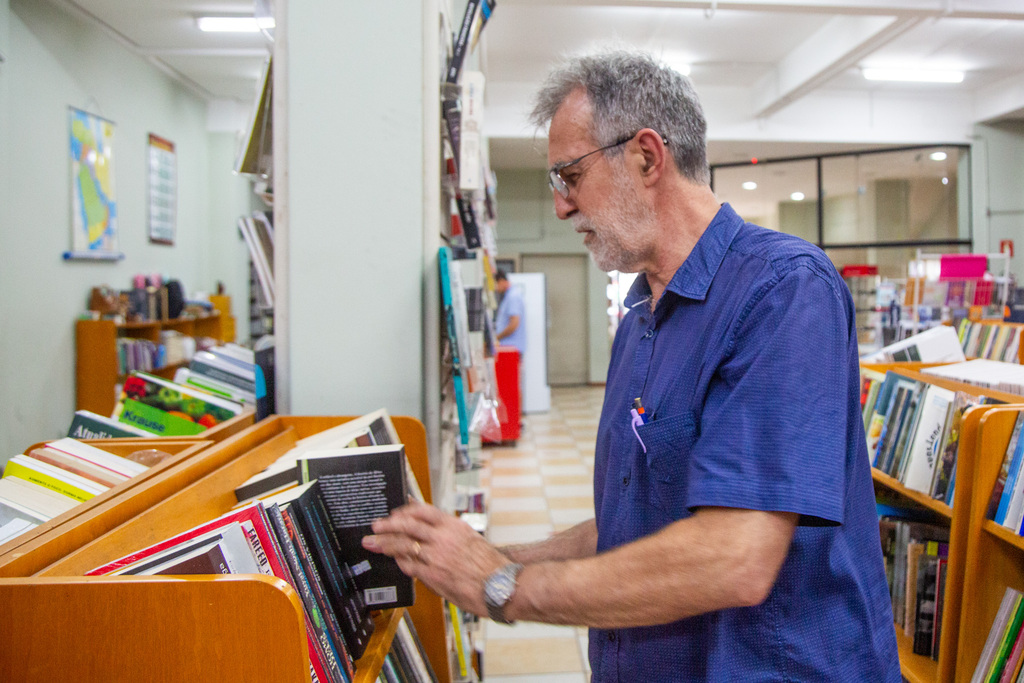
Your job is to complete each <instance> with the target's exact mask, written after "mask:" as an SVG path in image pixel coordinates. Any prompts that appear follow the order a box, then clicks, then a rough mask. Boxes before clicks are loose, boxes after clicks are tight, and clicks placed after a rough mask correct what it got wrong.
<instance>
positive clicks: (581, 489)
mask: <svg viewBox="0 0 1024 683" xmlns="http://www.w3.org/2000/svg"><path fill="white" fill-rule="evenodd" d="M544 494H545V495H546V496H547V497H548V499H549V500H550V499H551V498H565V497H569V496H571V497H574V498H575V497H577V496H591V495H593V494H594V485H593V482H591V483H590V484H551V485H548V486H545V487H544Z"/></svg>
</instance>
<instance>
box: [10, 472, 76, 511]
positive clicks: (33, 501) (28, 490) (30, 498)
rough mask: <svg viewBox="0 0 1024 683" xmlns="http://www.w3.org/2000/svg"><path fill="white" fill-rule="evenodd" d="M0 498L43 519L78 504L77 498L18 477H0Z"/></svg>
mask: <svg viewBox="0 0 1024 683" xmlns="http://www.w3.org/2000/svg"><path fill="white" fill-rule="evenodd" d="M0 498H2V499H3V500H4V501H5V502H6V503H8V504H9V505H12V506H14V507H16V508H18V509H19V510H21V511H22V512H25V513H26V514H30V515H34V516H36V517H39V518H41V519H43V520H50V519H53V518H54V517H56V516H57V515H60V514H62V513H64V512H67V511H68V510H70V509H71V508H73V507H75V506H76V505H78V501H77V500H73V499H71V498H68V497H67V496H62V495H61V494H59V493H57V492H56V491H51V490H50V489H48V488H46V487H44V486H40V485H39V484H33V483H32V482H30V481H25V480H24V479H22V478H20V477H4V478H3V479H0Z"/></svg>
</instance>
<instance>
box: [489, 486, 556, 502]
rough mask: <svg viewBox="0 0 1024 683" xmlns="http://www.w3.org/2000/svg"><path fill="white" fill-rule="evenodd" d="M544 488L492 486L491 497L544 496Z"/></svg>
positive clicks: (495, 498) (494, 498)
mask: <svg viewBox="0 0 1024 683" xmlns="http://www.w3.org/2000/svg"><path fill="white" fill-rule="evenodd" d="M543 497H544V488H543V487H541V486H516V487H505V486H492V487H491V498H492V499H493V500H497V499H498V498H543Z"/></svg>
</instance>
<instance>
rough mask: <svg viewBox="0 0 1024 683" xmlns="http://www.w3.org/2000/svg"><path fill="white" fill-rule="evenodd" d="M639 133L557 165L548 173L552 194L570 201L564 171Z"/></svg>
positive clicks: (624, 142) (663, 140) (625, 141)
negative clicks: (554, 193)
mask: <svg viewBox="0 0 1024 683" xmlns="http://www.w3.org/2000/svg"><path fill="white" fill-rule="evenodd" d="M640 130H643V128H641V129H640ZM639 132H640V131H639V130H638V131H636V132H635V133H632V134H631V135H627V136H625V137H623V138H621V139H619V140H617V141H615V142H613V143H612V144H610V145H605V146H604V147H601V148H599V149H595V150H594V151H593V152H587V153H586V154H584V155H583V156H580V157H576V158H575V159H573V160H572V161H565V162H562V163H560V164H555V165H554V166H552V167H551V169H550V170H549V171H548V187H550V188H551V190H552V192H557V193H558V194H560V195H562V198H563V199H568V198H569V192H570V190H571V188H570V187H569V183H568V182H567V181H566V180H565V178H563V177H562V171H564V170H565V169H567V168H569V167H570V166H575V165H576V164H578V163H580V162H581V161H583V160H584V159H586V158H587V157H589V156H590V155H591V154H597V153H598V152H604V151H607V150H609V149H612V148H613V147H618V146H619V145H624V144H626V143H627V142H629V141H630V140H632V139H633V138H635V137H636V136H637V133H639ZM661 141H662V142H663V143H665V144H666V145H667V144H668V139H667V138H665V137H662V138H661Z"/></svg>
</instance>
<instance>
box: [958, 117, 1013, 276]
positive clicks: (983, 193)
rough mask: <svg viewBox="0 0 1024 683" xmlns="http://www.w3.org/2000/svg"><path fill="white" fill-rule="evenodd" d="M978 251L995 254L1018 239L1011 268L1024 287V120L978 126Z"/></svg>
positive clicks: (974, 168)
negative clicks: (1005, 243) (1002, 243)
mask: <svg viewBox="0 0 1024 683" xmlns="http://www.w3.org/2000/svg"><path fill="white" fill-rule="evenodd" d="M971 176H972V179H973V183H972V187H973V190H974V195H973V199H972V204H971V206H972V208H973V211H974V250H975V252H979V253H991V252H995V251H998V250H999V241H1000V240H1005V239H1011V240H1013V241H1014V250H1015V252H1016V253H1015V255H1014V257H1013V259H1011V261H1010V270H1011V271H1012V272H1013V273H1014V275H1016V277H1017V285H1018V286H1024V122H1021V121H1016V122H1013V123H1005V124H997V125H978V126H975V128H974V143H973V144H972V145H971Z"/></svg>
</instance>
